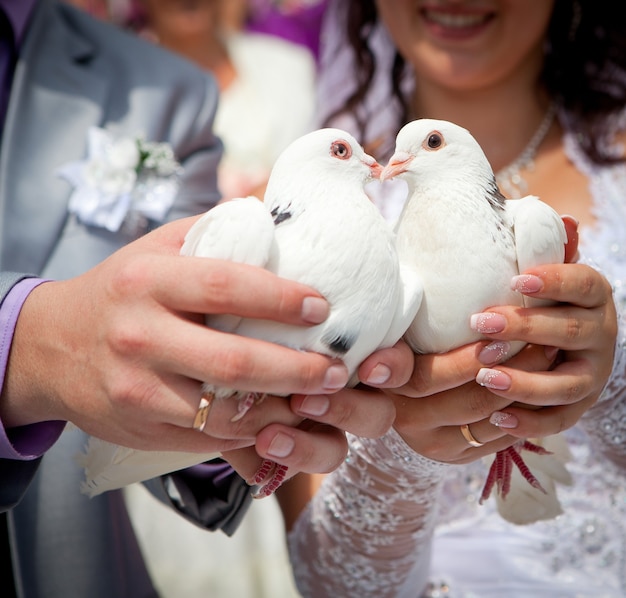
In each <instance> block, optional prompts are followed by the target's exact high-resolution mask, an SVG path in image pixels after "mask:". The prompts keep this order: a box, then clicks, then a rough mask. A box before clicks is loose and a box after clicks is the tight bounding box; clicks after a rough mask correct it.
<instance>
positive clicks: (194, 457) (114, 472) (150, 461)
mask: <svg viewBox="0 0 626 598" xmlns="http://www.w3.org/2000/svg"><path fill="white" fill-rule="evenodd" d="M219 456H220V453H218V452H215V453H183V452H177V451H139V450H135V449H130V448H126V447H123V446H119V445H117V444H112V443H110V442H107V441H105V440H100V439H99V438H94V437H93V436H92V437H90V438H89V441H88V443H87V446H86V447H85V452H84V453H81V454H80V455H78V457H77V460H78V463H79V465H81V466H82V467H83V468H84V469H85V480H84V481H83V482H82V483H81V488H80V489H81V492H82V493H83V494H86V495H87V496H89V497H90V498H93V497H94V496H97V495H98V494H102V493H103V492H107V491H108V490H115V489H117V488H122V487H124V486H128V485H130V484H134V483H135V482H143V481H144V480H149V479H151V478H155V477H158V476H160V475H164V474H166V473H171V472H172V471H177V470H179V469H185V468H186V467H191V466H192V465H197V464H198V463H202V462H204V461H209V460H210V459H214V458H215V457H219Z"/></svg>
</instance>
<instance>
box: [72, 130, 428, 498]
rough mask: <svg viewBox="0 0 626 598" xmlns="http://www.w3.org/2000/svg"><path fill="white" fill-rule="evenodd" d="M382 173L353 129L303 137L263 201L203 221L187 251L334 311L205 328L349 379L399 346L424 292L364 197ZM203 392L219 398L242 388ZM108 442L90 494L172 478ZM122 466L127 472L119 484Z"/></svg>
mask: <svg viewBox="0 0 626 598" xmlns="http://www.w3.org/2000/svg"><path fill="white" fill-rule="evenodd" d="M337 144H340V146H341V147H339V146H337ZM337 149H339V154H338V153H337V151H336V150H337ZM344 149H345V150H346V151H345V153H344V152H343V150H344ZM375 167H378V168H379V166H378V165H377V164H376V163H375V161H374V159H373V158H371V157H370V156H368V155H367V154H365V152H364V151H363V149H362V148H361V147H360V146H359V144H358V143H357V142H356V140H355V139H354V138H353V137H352V136H351V135H349V134H348V133H347V132H345V131H341V130H339V129H321V130H319V131H315V132H313V133H310V134H309V135H305V136H304V137H302V138H300V139H298V140H296V141H295V142H294V143H292V144H291V146H289V147H288V148H287V149H286V150H285V151H284V152H283V154H282V155H281V156H280V157H279V159H278V160H277V162H276V164H275V166H274V168H273V170H272V173H271V176H270V179H269V182H268V185H267V191H266V196H265V201H264V203H261V202H259V201H257V200H256V199H255V198H243V199H237V200H233V201H231V202H228V203H225V204H222V205H219V206H217V207H216V208H214V209H213V210H211V211H209V212H208V213H207V214H206V215H205V216H203V218H201V219H200V220H199V221H198V222H197V223H196V224H195V225H194V226H193V227H192V229H191V230H190V231H189V233H188V235H187V237H186V240H185V243H184V245H183V248H182V250H181V253H183V254H184V255H193V256H203V257H210V258H219V259H228V260H233V261H239V262H244V263H248V264H253V265H257V266H262V267H265V268H266V269H267V270H269V271H271V272H274V273H275V274H277V275H278V276H280V277H282V278H287V279H291V280H295V281H298V282H301V283H304V284H307V285H309V286H311V287H313V288H315V289H316V290H317V291H318V292H320V293H321V294H322V295H323V296H324V297H325V298H326V299H327V300H328V302H329V303H330V306H331V310H330V315H329V317H328V319H327V320H326V321H325V322H323V323H322V324H319V325H316V326H311V327H299V326H290V325H287V324H282V323H277V322H271V321H266V320H252V319H245V318H233V317H232V316H230V317H227V318H224V317H222V316H220V317H219V318H218V317H215V316H209V317H207V318H206V322H207V325H208V326H211V327H216V328H219V329H221V330H228V331H229V332H233V333H236V334H240V335H243V336H248V337H253V338H259V339H264V340H267V341H270V342H274V343H278V344H281V345H285V346H288V347H292V348H295V349H299V350H305V351H316V352H319V353H323V354H325V355H330V356H333V357H338V358H341V359H342V360H343V361H344V362H345V364H346V366H347V368H348V370H349V372H350V374H351V377H352V378H351V379H352V382H354V381H355V378H354V374H355V372H356V369H357V367H358V365H359V364H360V363H361V362H362V361H363V359H365V358H366V357H367V356H368V355H370V354H371V353H372V352H374V351H375V350H376V349H378V348H380V347H384V346H391V345H393V344H395V343H396V342H397V341H398V340H399V339H400V338H401V337H402V335H403V334H404V331H405V330H406V328H407V327H408V325H409V324H410V322H411V321H412V320H413V318H414V316H415V312H416V311H417V309H418V306H419V300H420V292H419V288H420V287H419V280H418V278H417V277H416V276H415V273H414V272H411V270H410V269H409V268H403V269H402V270H401V269H400V266H399V263H398V255H397V251H396V247H395V237H394V233H393V231H392V230H391V228H390V227H389V225H388V224H387V223H386V222H385V220H384V219H383V218H382V216H381V215H380V214H379V212H378V211H377V209H376V208H375V206H374V205H373V204H372V203H371V202H370V200H369V198H368V197H367V195H366V194H365V192H364V190H363V187H364V185H365V183H366V182H367V181H368V180H369V179H370V178H371V171H372V169H373V168H375ZM252 291H253V290H251V292H252ZM204 388H205V390H210V391H213V392H215V393H216V395H217V396H230V395H231V394H233V393H237V391H238V389H236V388H217V387H215V386H212V385H210V384H205V385H204ZM198 400H200V398H198ZM258 408H262V406H260V407H258ZM106 444H108V443H106ZM106 444H103V443H102V442H94V443H93V444H92V443H90V446H89V447H88V449H87V455H86V456H85V458H84V464H85V468H86V472H87V481H86V488H87V489H92V488H94V487H95V491H92V492H91V493H92V494H95V493H98V492H99V491H100V489H101V488H103V487H104V481H103V480H104V478H106V489H110V488H112V487H116V486H115V484H117V485H118V486H122V485H125V484H128V483H130V482H131V481H141V480H144V479H148V478H149V477H154V476H155V475H158V474H160V473H167V472H168V471H171V469H169V465H168V466H167V468H166V467H165V463H171V461H170V459H169V458H168V459H167V460H165V459H164V458H163V455H162V454H159V455H155V454H154V453H143V454H141V451H130V450H128V449H121V448H120V449H119V452H118V451H116V450H115V449H114V448H112V446H114V445H111V446H107V445H106ZM98 453H99V454H98ZM135 456H136V461H135V462H136V463H137V468H136V470H135V472H134V475H132V474H133V471H132V467H133V460H134V459H135ZM153 457H154V458H153ZM187 458H189V462H185V463H186V464H187V465H190V464H193V463H194V462H195V463H199V462H201V461H203V460H205V457H204V456H202V455H188V456H185V455H181V459H187ZM155 462H156V463H155ZM122 464H124V465H125V467H126V472H125V473H124V475H123V476H122V475H120V476H119V477H118V476H116V473H115V472H116V470H117V469H118V468H119V467H120V465H122ZM133 477H134V479H133Z"/></svg>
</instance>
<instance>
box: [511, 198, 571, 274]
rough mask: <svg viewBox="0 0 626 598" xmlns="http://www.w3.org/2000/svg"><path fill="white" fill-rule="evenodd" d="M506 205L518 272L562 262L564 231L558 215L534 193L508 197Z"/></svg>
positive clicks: (563, 256) (565, 235) (565, 237)
mask: <svg viewBox="0 0 626 598" xmlns="http://www.w3.org/2000/svg"><path fill="white" fill-rule="evenodd" d="M505 205H506V212H507V215H508V216H509V218H510V222H511V224H512V226H513V231H514V233H515V247H516V251H517V265H518V267H519V271H520V272H523V271H524V270H527V269H528V268H532V267H534V266H541V265H543V264H559V263H561V264H562V263H563V259H564V258H565V244H566V243H567V233H566V232H565V226H564V224H563V220H561V217H560V216H559V215H558V214H557V213H556V212H555V211H554V210H553V209H552V208H551V207H550V206H549V205H548V204H546V203H544V202H543V201H541V200H540V199H539V198H538V197H535V196H534V195H527V196H526V197H523V198H522V199H509V200H507V201H506V204H505Z"/></svg>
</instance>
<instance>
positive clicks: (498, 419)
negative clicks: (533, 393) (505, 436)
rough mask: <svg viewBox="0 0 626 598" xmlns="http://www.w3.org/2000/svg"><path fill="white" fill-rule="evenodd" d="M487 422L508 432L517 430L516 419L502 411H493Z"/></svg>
mask: <svg viewBox="0 0 626 598" xmlns="http://www.w3.org/2000/svg"><path fill="white" fill-rule="evenodd" d="M489 421H490V422H491V423H492V424H493V425H494V426H498V428H507V429H509V430H511V429H513V428H517V424H518V423H519V421H518V419H517V417H515V416H514V415H512V414H511V413H504V412H502V411H494V412H493V413H492V414H491V417H490V418H489Z"/></svg>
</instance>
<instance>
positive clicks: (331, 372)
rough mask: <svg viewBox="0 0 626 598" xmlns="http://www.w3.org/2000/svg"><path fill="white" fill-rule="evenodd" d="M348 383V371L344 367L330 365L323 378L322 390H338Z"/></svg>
mask: <svg viewBox="0 0 626 598" xmlns="http://www.w3.org/2000/svg"><path fill="white" fill-rule="evenodd" d="M347 383H348V370H347V369H346V366H345V365H340V364H336V365H331V366H330V367H329V368H328V370H326V376H324V386H323V388H324V390H339V389H340V388H343V387H344V386H345V385H346V384H347Z"/></svg>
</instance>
